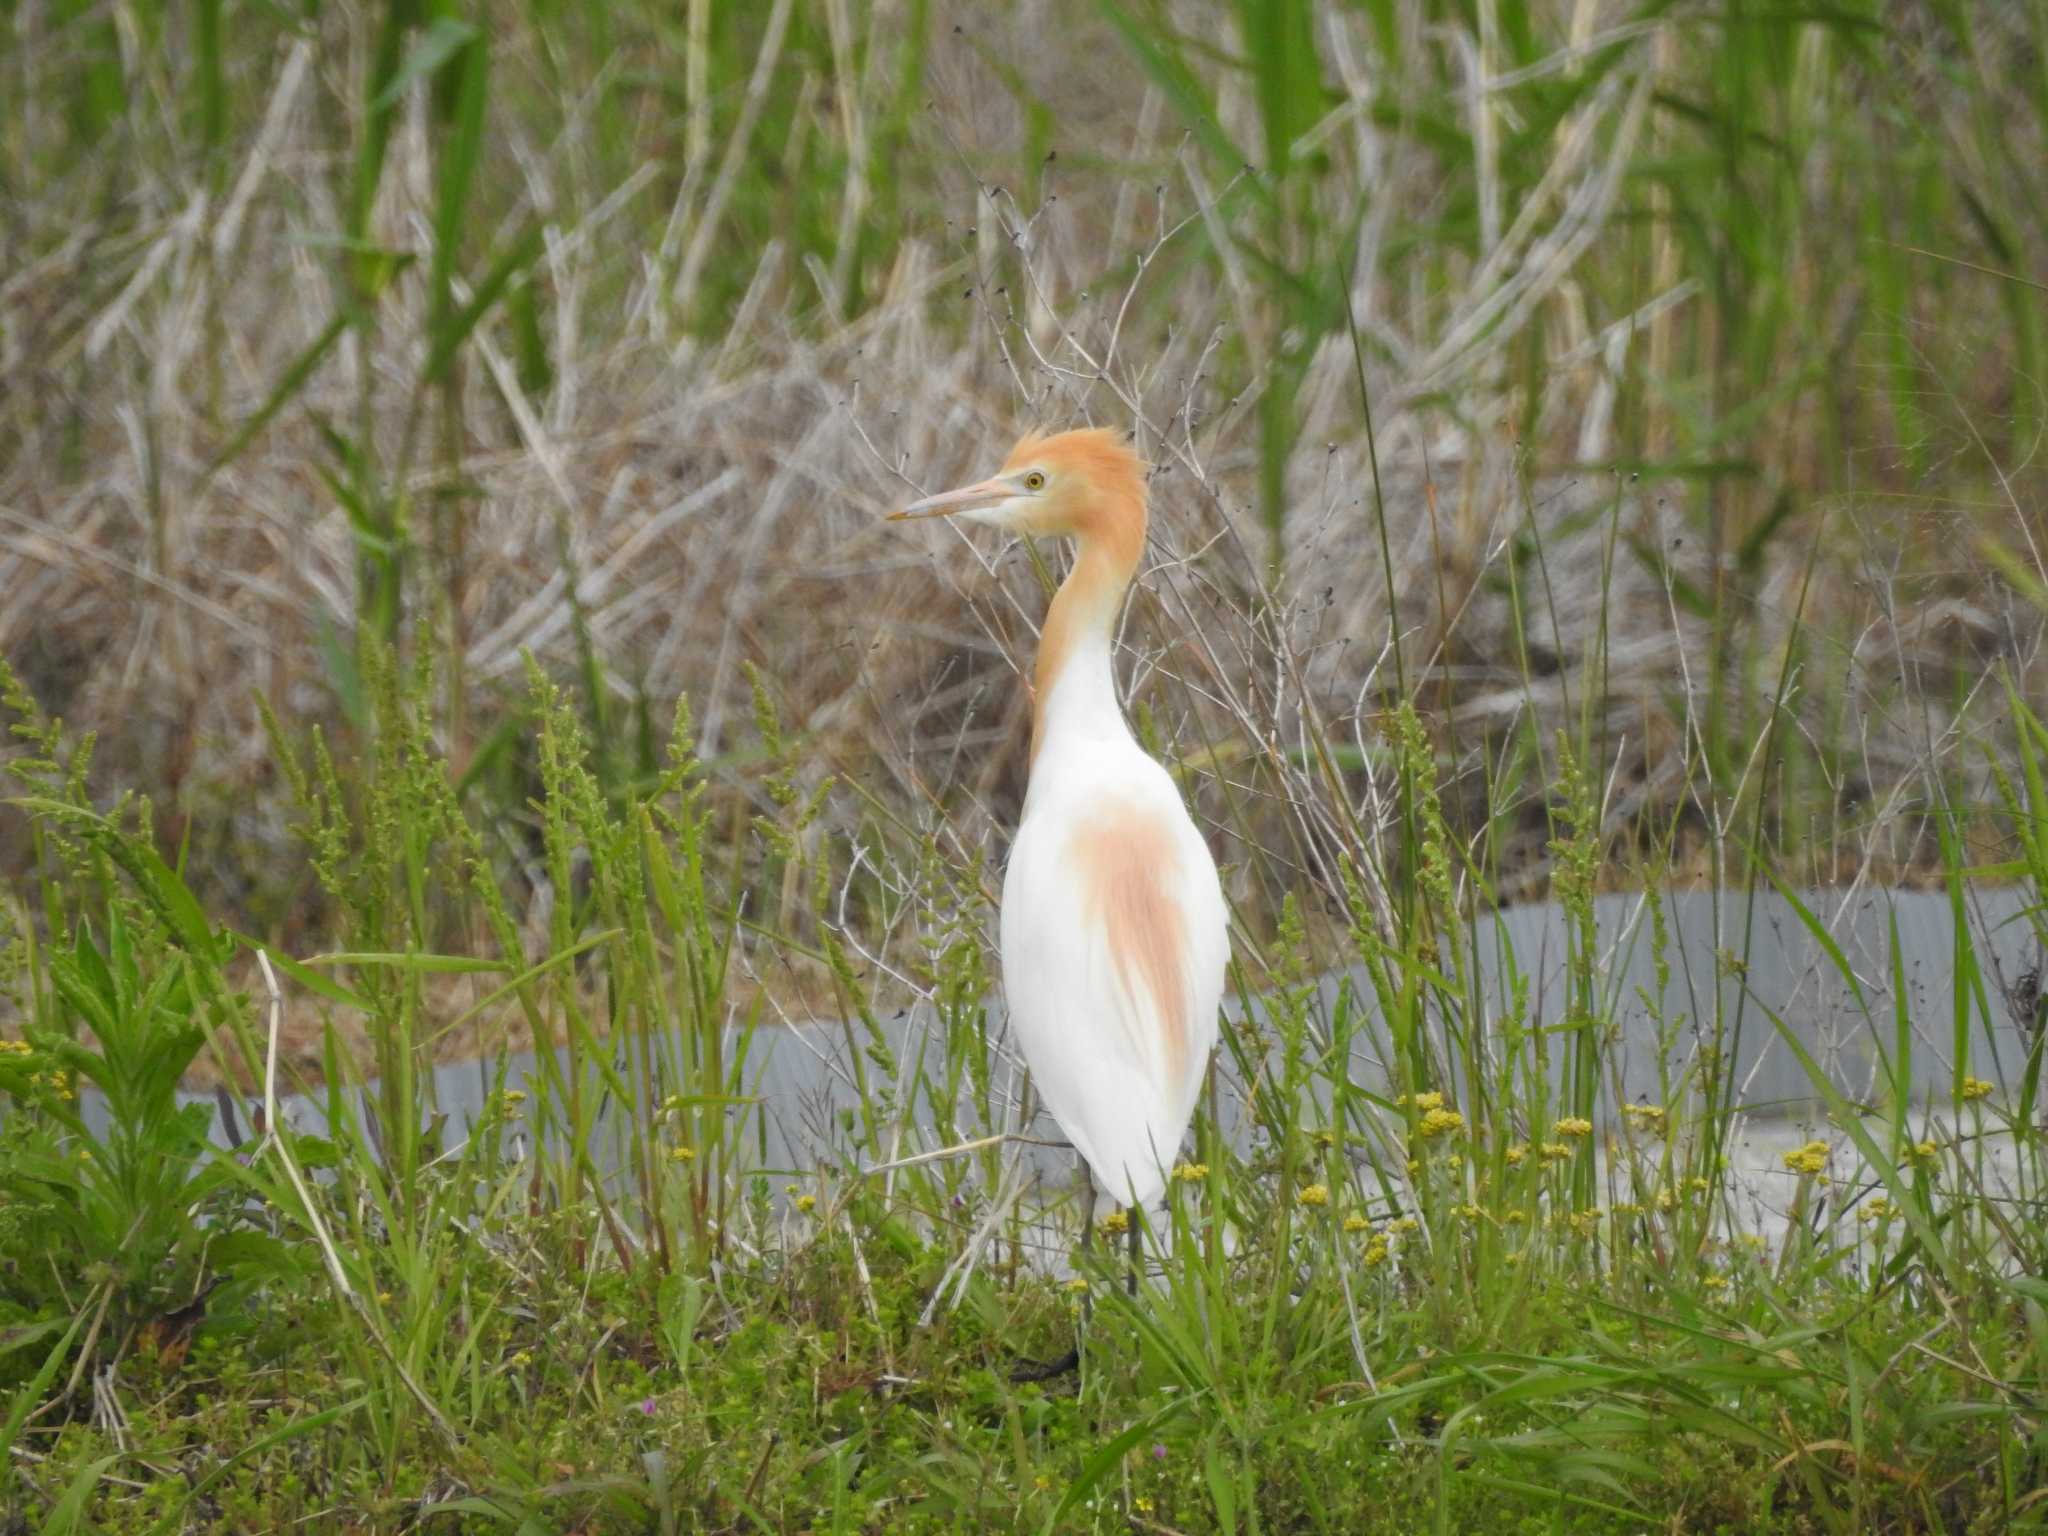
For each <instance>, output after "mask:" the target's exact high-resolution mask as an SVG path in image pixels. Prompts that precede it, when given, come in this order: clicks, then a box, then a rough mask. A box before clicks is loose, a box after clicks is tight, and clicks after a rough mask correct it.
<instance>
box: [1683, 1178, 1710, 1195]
mask: <svg viewBox="0 0 2048 1536" xmlns="http://www.w3.org/2000/svg"><path fill="white" fill-rule="evenodd" d="M1685 1187H1686V1188H1687V1189H1689V1190H1691V1191H1692V1192H1693V1193H1694V1194H1696V1195H1704V1194H1705V1193H1707V1191H1708V1190H1710V1189H1712V1188H1713V1187H1714V1186H1713V1185H1711V1184H1709V1183H1708V1182H1707V1181H1706V1180H1705V1179H1703V1178H1701V1177H1699V1176H1698V1175H1697V1174H1695V1175H1694V1176H1693V1177H1692V1178H1689V1179H1687V1180H1686V1181H1685Z"/></svg>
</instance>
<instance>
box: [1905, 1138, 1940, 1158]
mask: <svg viewBox="0 0 2048 1536" xmlns="http://www.w3.org/2000/svg"><path fill="white" fill-rule="evenodd" d="M1906 1155H1907V1156H1908V1157H1911V1158H1915V1159H1917V1160H1918V1161H1920V1162H1923V1163H1931V1162H1933V1161H1934V1159H1935V1158H1937V1157H1939V1156H1940V1155H1941V1148H1940V1147H1938V1146H1936V1145H1935V1144H1934V1143H1933V1142H1931V1141H1916V1142H1914V1143H1913V1145H1911V1146H1910V1147H1908V1148H1906Z"/></svg>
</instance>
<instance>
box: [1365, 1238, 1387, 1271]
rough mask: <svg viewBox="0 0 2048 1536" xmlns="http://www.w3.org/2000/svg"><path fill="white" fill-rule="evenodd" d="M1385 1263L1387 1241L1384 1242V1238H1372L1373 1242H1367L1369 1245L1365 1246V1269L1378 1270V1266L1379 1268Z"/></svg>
mask: <svg viewBox="0 0 2048 1536" xmlns="http://www.w3.org/2000/svg"><path fill="white" fill-rule="evenodd" d="M1386 1262H1387V1240H1386V1238H1384V1237H1376V1238H1374V1239H1373V1240H1372V1241H1371V1242H1369V1243H1367V1244H1366V1245H1365V1267H1366V1268H1367V1269H1378V1268H1379V1267H1380V1266H1381V1265H1382V1264H1384V1263H1386Z"/></svg>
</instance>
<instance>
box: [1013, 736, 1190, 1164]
mask: <svg viewBox="0 0 2048 1536" xmlns="http://www.w3.org/2000/svg"><path fill="white" fill-rule="evenodd" d="M1002 941H1003V972H1004V979H1005V984H1006V988H1007V991H1008V994H1009V1001H1010V1011H1011V1016H1012V1018H1013V1019H1014V1021H1015V1027H1016V1032H1017V1039H1018V1043H1019V1045H1020V1046H1021V1047H1022V1049H1023V1052H1024V1056H1025V1060H1026V1062H1027V1063H1028V1065H1029V1066H1030V1068H1031V1071H1032V1077H1033V1081H1034V1082H1035V1083H1036V1084H1037V1086H1038V1090H1039V1093H1040V1095H1041V1096H1042V1097H1043V1098H1044V1100H1045V1103H1046V1107H1047V1108H1048V1109H1050V1110H1051V1111H1052V1114H1053V1116H1054V1118H1055V1119H1057V1120H1058V1121H1059V1123H1060V1125H1061V1127H1062V1128H1063V1129H1064V1130H1065V1131H1066V1132H1067V1135H1068V1137H1069V1139H1071V1140H1072V1141H1073V1142H1074V1144H1075V1146H1076V1147H1077V1148H1078V1149H1079V1150H1080V1151H1081V1153H1082V1155H1083V1156H1084V1157H1085V1158H1086V1159H1087V1160H1088V1163H1089V1166H1090V1167H1091V1169H1093V1171H1094V1174H1095V1178H1096V1182H1097V1184H1098V1186H1100V1187H1101V1188H1102V1189H1103V1191H1104V1192H1105V1194H1106V1195H1107V1196H1108V1197H1110V1198H1111V1199H1113V1200H1114V1201H1115V1203H1118V1204H1125V1203H1132V1202H1138V1201H1150V1200H1152V1199H1155V1198H1156V1197H1157V1196H1158V1194H1159V1193H1160V1191H1161V1190H1162V1189H1163V1188H1164V1180H1165V1173H1166V1170H1167V1169H1169V1168H1170V1167H1171V1165H1172V1163H1173V1161H1174V1159H1175V1157H1176V1155H1177V1153H1178V1149H1179V1146H1180V1142H1181V1138H1182V1136H1183V1135H1184V1134H1185V1132H1186V1129H1187V1124H1188V1120H1189V1118H1190V1116H1191V1114H1192V1112H1193V1109H1194V1103H1195V1098H1196V1095H1197V1093H1198V1092H1199V1091H1200V1087H1201V1082H1202V1078H1203V1073H1204V1071H1205V1069H1206V1066H1207V1063H1208V1058H1209V1054H1210V1051H1211V1049H1212V1048H1213V1046H1214V1044H1215V1039H1216V1011H1217V1007H1218V1005H1219V1003H1220V1001H1221V997H1222V990H1223V973H1224V967H1225V964H1226V963H1227V960H1228V957H1229V946H1228V937H1227V934H1226V931H1225V914H1224V905H1223V896H1222V891H1221V888H1220V886H1219V884H1218V881H1217V877H1216V866H1215V862H1214V860H1213V859H1212V858H1211V857H1210V854H1209V850H1208V847H1207V845H1206V844H1205V843H1204V842H1203V840H1202V837H1201V834H1200V832H1199V831H1198V830H1197V829H1196V827H1195V825H1194V822H1193V820H1192V819H1191V818H1190V817H1189V816H1188V813H1187V810H1186V808H1185V807H1184V806H1183V805H1182V803H1181V799H1180V794H1179V791H1178V790H1177V789H1176V788H1175V786H1174V783H1173V781H1172V779H1171V778H1170V777H1169V776H1168V774H1167V773H1166V771H1165V769H1163V768H1161V767H1160V766H1159V764H1157V763H1155V762H1153V761H1152V760H1151V759H1150V758H1149V757H1147V756H1146V755H1145V754H1144V753H1143V752H1142V751H1141V750H1140V749H1139V748H1138V746H1137V744H1136V743H1135V742H1134V741H1132V740H1131V738H1130V736H1129V735H1128V733H1127V732H1124V731H1121V730H1119V731H1116V732H1113V733H1104V734H1100V735H1096V734H1092V733H1080V732H1061V733H1057V734H1055V735H1054V736H1053V737H1052V739H1050V740H1049V741H1048V742H1047V743H1046V746H1045V749H1044V750H1042V751H1041V752H1040V754H1039V758H1038V761H1037V762H1036V763H1034V765H1033V769H1032V781H1031V790H1030V794H1029V796H1028V798H1027V801H1026V806H1025V814H1024V819H1023V822H1022V824H1021V825H1020V826H1019V827H1018V830H1017V839H1016V843H1015V845H1014V847H1013V849H1012V851H1011V856H1010V866H1009V869H1008V872H1007V874H1006V875H1005V878H1004V884H1003V912H1002Z"/></svg>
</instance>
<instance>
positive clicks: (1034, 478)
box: [1024, 469, 1045, 491]
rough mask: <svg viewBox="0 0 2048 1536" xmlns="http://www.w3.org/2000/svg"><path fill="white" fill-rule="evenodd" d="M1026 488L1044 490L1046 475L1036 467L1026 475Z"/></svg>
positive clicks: (1028, 489)
mask: <svg viewBox="0 0 2048 1536" xmlns="http://www.w3.org/2000/svg"><path fill="white" fill-rule="evenodd" d="M1024 489H1025V490H1027V491H1042V490H1044V489H1045V476H1044V475H1041V474H1040V473H1039V472H1038V471H1037V470H1035V469H1034V470H1033V471H1031V473H1030V474H1028V475H1026V476H1025V477H1024Z"/></svg>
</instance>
